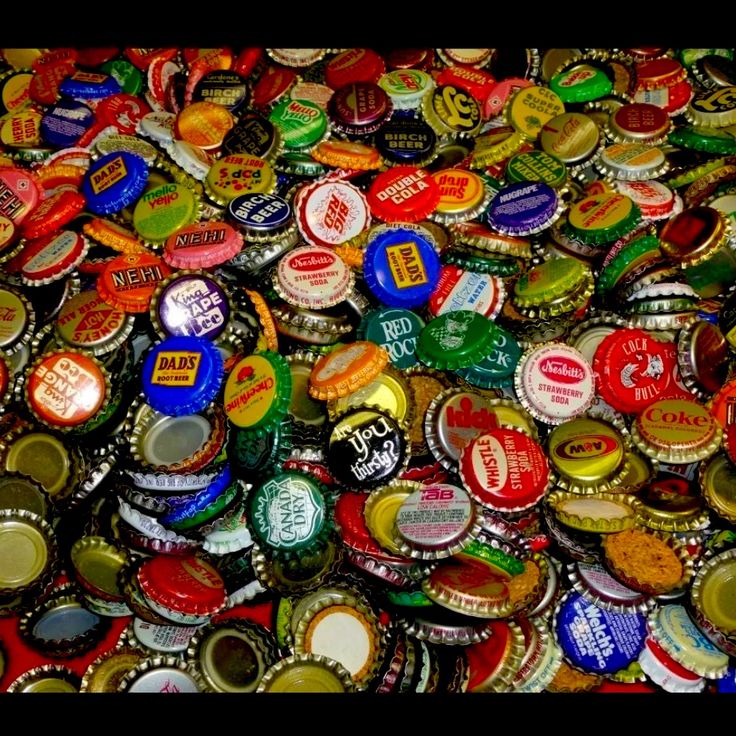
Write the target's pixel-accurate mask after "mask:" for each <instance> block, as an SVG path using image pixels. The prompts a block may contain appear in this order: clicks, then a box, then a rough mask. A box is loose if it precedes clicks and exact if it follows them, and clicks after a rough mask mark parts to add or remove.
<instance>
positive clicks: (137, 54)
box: [123, 48, 178, 71]
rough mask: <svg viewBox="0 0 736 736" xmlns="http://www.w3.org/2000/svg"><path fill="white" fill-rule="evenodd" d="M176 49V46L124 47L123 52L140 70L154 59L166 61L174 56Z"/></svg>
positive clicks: (143, 69)
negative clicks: (153, 47)
mask: <svg viewBox="0 0 736 736" xmlns="http://www.w3.org/2000/svg"><path fill="white" fill-rule="evenodd" d="M177 51H178V50H177V49H176V48H158V49H125V51H123V54H124V55H125V57H126V58H127V59H128V61H129V62H130V63H131V64H132V65H133V66H134V67H136V68H137V69H140V70H141V71H145V70H146V69H148V67H149V66H150V65H151V63H152V62H153V60H154V59H163V60H166V61H168V60H169V59H173V58H174V57H175V56H176V54H177Z"/></svg>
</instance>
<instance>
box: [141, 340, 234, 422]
mask: <svg viewBox="0 0 736 736" xmlns="http://www.w3.org/2000/svg"><path fill="white" fill-rule="evenodd" d="M224 372H225V371H224V366H223V361H222V355H221V354H220V351H219V350H218V349H217V348H216V347H215V346H214V345H213V344H212V343H211V342H210V341H209V340H206V339H204V338H202V337H189V336H183V335H176V336H175V337H167V338H166V339H165V340H162V341H161V342H160V343H159V344H158V345H156V346H154V347H153V348H152V349H151V351H150V352H149V353H148V355H147V357H146V360H145V362H144V364H143V372H142V374H141V378H142V381H143V394H144V396H145V398H146V401H147V402H148V403H149V404H150V405H151V406H152V407H153V408H154V409H155V410H156V411H159V412H161V413H162V414H167V415H169V416H173V417H178V416H185V415H187V414H195V413H196V412H198V411H202V409H204V408H206V407H207V406H208V404H209V403H210V402H211V401H212V400H213V399H214V398H215V396H217V393H218V391H219V390H220V385H221V384H222V378H223V375H224Z"/></svg>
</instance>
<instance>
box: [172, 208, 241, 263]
mask: <svg viewBox="0 0 736 736" xmlns="http://www.w3.org/2000/svg"><path fill="white" fill-rule="evenodd" d="M242 247H243V236H242V235H241V234H240V233H239V232H238V231H237V230H236V229H235V228H234V227H233V226H232V225H228V224H227V223H226V222H218V221H213V220H211V221H209V222H197V223H195V224H193V225H187V226H186V227H182V228H180V229H179V230H177V231H176V232H175V233H174V234H173V235H170V236H169V237H168V238H167V239H166V243H165V245H164V252H163V259H164V260H165V261H166V263H168V264H169V265H170V266H173V267H174V268H192V269H197V268H212V267H213V266H219V265H220V264H221V263H225V261H229V260H230V259H231V258H233V257H234V256H236V255H237V254H238V253H240V250H241V248H242Z"/></svg>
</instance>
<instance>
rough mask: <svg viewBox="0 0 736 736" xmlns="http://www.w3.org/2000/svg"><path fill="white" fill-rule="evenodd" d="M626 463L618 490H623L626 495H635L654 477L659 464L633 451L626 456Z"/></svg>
mask: <svg viewBox="0 0 736 736" xmlns="http://www.w3.org/2000/svg"><path fill="white" fill-rule="evenodd" d="M628 461H629V466H628V468H627V470H626V472H625V473H624V474H623V476H622V478H621V484H620V485H619V488H620V489H621V490H624V489H625V490H626V491H627V492H628V493H636V491H638V490H639V489H641V488H642V487H643V486H644V485H645V484H646V483H647V482H648V481H650V480H651V479H652V478H654V477H655V476H656V474H657V471H658V469H659V463H658V462H657V461H656V460H654V459H653V458H650V457H647V456H646V455H642V454H640V453H639V452H636V451H633V450H632V451H631V452H630V453H629V454H628Z"/></svg>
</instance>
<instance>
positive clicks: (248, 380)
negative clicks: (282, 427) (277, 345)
mask: <svg viewBox="0 0 736 736" xmlns="http://www.w3.org/2000/svg"><path fill="white" fill-rule="evenodd" d="M290 401H291V370H290V369H289V364H288V363H287V362H286V358H284V357H283V356H282V355H280V354H279V353H274V352H272V351H271V350H265V351H264V352H262V353H256V354H254V355H249V356H247V357H246V358H243V359H242V360H240V361H239V362H238V363H236V364H235V367H234V368H233V369H232V371H230V375H229V376H228V378H227V382H226V383H225V392H224V404H225V414H227V418H228V419H229V420H230V422H231V423H232V424H233V425H235V426H236V427H243V428H245V429H251V430H259V431H261V432H263V433H266V432H271V431H272V430H273V429H274V428H275V427H277V426H278V424H279V423H280V422H281V420H282V419H283V418H284V417H285V416H286V414H287V412H288V410H289V402H290Z"/></svg>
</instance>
